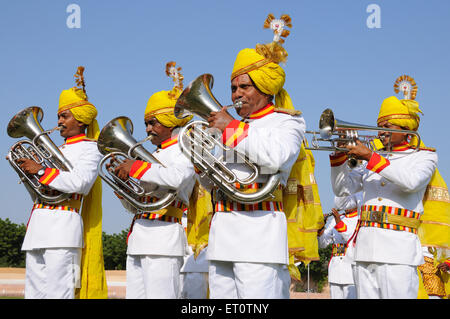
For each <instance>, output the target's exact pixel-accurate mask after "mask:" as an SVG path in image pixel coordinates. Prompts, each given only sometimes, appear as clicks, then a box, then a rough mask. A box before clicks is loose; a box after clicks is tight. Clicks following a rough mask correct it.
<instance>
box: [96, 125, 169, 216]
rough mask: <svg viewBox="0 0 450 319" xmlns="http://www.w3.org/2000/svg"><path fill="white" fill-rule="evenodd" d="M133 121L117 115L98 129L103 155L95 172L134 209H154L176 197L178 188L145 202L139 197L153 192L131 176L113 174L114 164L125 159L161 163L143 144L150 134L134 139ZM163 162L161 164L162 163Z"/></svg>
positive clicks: (160, 207)
mask: <svg viewBox="0 0 450 319" xmlns="http://www.w3.org/2000/svg"><path fill="white" fill-rule="evenodd" d="M132 134H133V122H131V120H130V119H129V118H128V117H126V116H119V117H116V118H114V119H112V120H111V121H109V122H108V123H107V124H106V125H105V126H104V127H103V129H102V130H101V132H100V135H99V137H98V142H97V147H98V149H99V151H100V153H102V154H103V155H104V157H103V158H102V159H101V160H100V162H99V164H98V175H99V176H100V178H101V179H102V180H104V181H105V182H106V183H107V184H108V185H109V186H110V187H111V188H112V189H113V190H114V191H115V192H116V193H117V194H119V195H120V196H122V197H123V198H124V199H125V200H126V201H127V202H128V203H130V204H131V205H132V206H133V207H135V208H136V209H137V210H141V211H156V210H160V209H163V208H165V207H167V206H168V205H170V204H171V203H172V202H173V201H174V200H175V198H176V196H177V192H176V191H174V190H169V191H168V192H167V194H166V195H164V196H163V197H162V198H160V199H159V200H158V201H156V202H154V203H145V202H144V201H143V200H142V199H143V198H144V197H147V196H151V195H152V192H146V191H145V189H144V188H143V187H142V186H141V185H140V184H139V182H137V181H136V180H134V179H133V178H131V177H130V178H128V180H127V181H123V180H121V179H120V178H118V177H117V176H116V175H115V174H114V168H115V167H117V166H118V165H119V164H120V163H122V162H123V161H124V159H127V158H131V159H140V160H143V161H146V162H149V163H157V164H160V165H163V164H162V163H161V162H160V161H158V159H156V158H155V157H154V156H153V155H152V154H151V153H149V152H148V151H147V150H146V149H145V148H144V146H143V145H142V144H144V143H145V142H146V141H149V140H150V139H151V138H152V136H149V137H147V138H145V139H143V140H142V141H139V142H138V141H136V140H135V139H134V138H133V135H132ZM111 158H114V159H115V161H114V163H113V164H112V165H111V167H110V168H109V169H106V171H105V169H104V167H105V166H106V164H105V163H106V162H107V161H108V160H109V159H111ZM163 166H164V165H163Z"/></svg>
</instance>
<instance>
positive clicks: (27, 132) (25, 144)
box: [6, 106, 73, 204]
mask: <svg viewBox="0 0 450 319" xmlns="http://www.w3.org/2000/svg"><path fill="white" fill-rule="evenodd" d="M43 116H44V113H43V111H42V109H41V108H40V107H38V106H30V107H27V108H25V109H23V110H21V111H20V112H18V113H17V114H16V115H15V116H14V117H13V118H12V119H11V120H10V121H9V124H8V127H7V133H8V135H9V136H10V137H13V138H21V137H26V138H27V139H24V140H20V141H18V142H17V143H15V144H14V145H13V146H11V148H10V150H9V152H8V155H7V157H6V159H7V160H8V161H9V163H10V164H11V166H12V167H13V169H14V170H15V171H16V173H17V174H18V175H19V177H20V180H21V182H23V183H24V185H25V187H26V188H27V189H28V191H29V192H30V194H31V196H32V198H33V201H34V202H37V201H39V202H44V203H49V204H56V203H60V202H62V201H64V200H66V199H68V198H69V197H70V195H71V194H66V193H62V192H59V191H56V190H51V189H49V188H48V187H47V186H45V185H42V184H41V183H40V182H39V177H37V176H34V175H33V176H31V175H28V174H26V173H25V172H24V171H23V170H22V169H21V168H20V166H19V164H18V163H17V160H18V159H19V158H28V159H32V160H34V161H36V162H37V163H39V164H41V165H42V166H44V167H46V168H47V167H49V168H57V169H59V170H63V171H71V170H72V169H73V168H72V165H71V163H70V162H69V161H68V160H67V159H66V158H65V157H64V155H63V154H62V153H61V151H60V150H59V148H58V147H57V146H56V145H55V143H53V141H52V140H51V139H50V137H49V134H50V133H52V132H53V131H55V130H57V129H59V128H58V127H55V128H54V129H52V130H48V131H44V129H43V128H42V126H41V124H40V123H41V121H42V118H43Z"/></svg>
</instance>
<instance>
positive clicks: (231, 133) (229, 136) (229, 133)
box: [222, 120, 249, 147]
mask: <svg viewBox="0 0 450 319" xmlns="http://www.w3.org/2000/svg"><path fill="white" fill-rule="evenodd" d="M248 129H249V125H248V124H247V123H244V122H241V121H238V120H233V121H231V123H230V124H228V126H227V127H226V128H225V130H224V131H223V134H222V143H223V144H225V145H226V146H230V147H235V146H236V145H238V144H239V143H240V142H241V141H242V140H243V139H244V138H246V137H247V135H248Z"/></svg>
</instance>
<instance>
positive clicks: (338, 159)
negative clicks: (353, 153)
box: [330, 153, 347, 167]
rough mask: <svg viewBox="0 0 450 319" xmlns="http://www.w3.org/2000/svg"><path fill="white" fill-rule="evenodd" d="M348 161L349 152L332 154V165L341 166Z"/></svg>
mask: <svg viewBox="0 0 450 319" xmlns="http://www.w3.org/2000/svg"><path fill="white" fill-rule="evenodd" d="M346 161H347V154H345V153H342V154H338V155H330V164H331V167H337V166H341V165H342V164H344V163H345V162H346Z"/></svg>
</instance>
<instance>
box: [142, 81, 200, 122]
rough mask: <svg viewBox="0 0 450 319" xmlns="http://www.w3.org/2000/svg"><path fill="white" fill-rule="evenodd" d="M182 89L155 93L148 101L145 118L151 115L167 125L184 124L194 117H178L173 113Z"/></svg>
mask: <svg viewBox="0 0 450 319" xmlns="http://www.w3.org/2000/svg"><path fill="white" fill-rule="evenodd" d="M180 94H181V91H180V90H178V89H177V88H174V89H173V90H171V91H159V92H156V93H154V94H153V95H152V96H151V97H150V98H149V99H148V102H147V107H146V108H145V114H144V118H145V120H146V121H147V120H148V119H149V118H151V117H153V116H154V117H156V119H157V120H158V121H159V122H160V123H161V124H162V125H164V126H166V127H175V126H184V125H185V124H186V123H187V122H189V121H190V120H191V119H192V117H193V116H192V115H191V116H188V117H186V118H184V119H178V118H176V117H175V114H174V113H173V111H174V108H175V104H176V102H177V99H178V97H179V96H180Z"/></svg>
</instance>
